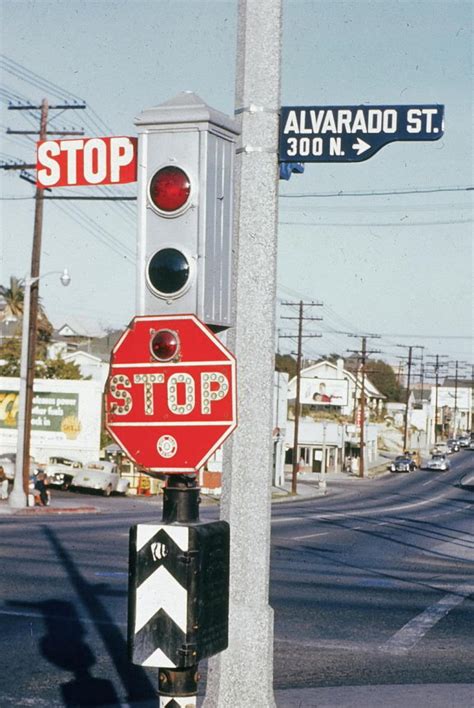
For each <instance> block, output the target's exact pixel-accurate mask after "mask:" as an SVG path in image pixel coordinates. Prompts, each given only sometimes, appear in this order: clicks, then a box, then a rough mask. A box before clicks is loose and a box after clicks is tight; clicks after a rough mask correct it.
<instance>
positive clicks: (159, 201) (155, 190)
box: [150, 166, 191, 213]
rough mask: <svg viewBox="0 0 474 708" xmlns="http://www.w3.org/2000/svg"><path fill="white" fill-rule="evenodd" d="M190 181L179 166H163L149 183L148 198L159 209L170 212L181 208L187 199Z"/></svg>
mask: <svg viewBox="0 0 474 708" xmlns="http://www.w3.org/2000/svg"><path fill="white" fill-rule="evenodd" d="M190 192H191V182H190V181H189V177H188V175H187V174H186V172H183V170H181V169H180V168H179V167H171V166H170V167H163V168H162V169H161V170H158V172H157V173H156V174H155V175H154V176H153V179H152V180H151V183H150V198H151V201H152V202H153V204H154V205H155V206H156V207H157V209H160V211H166V212H168V213H171V212H173V211H177V210H178V209H181V207H183V206H184V205H185V204H186V202H187V201H188V199H189V194H190Z"/></svg>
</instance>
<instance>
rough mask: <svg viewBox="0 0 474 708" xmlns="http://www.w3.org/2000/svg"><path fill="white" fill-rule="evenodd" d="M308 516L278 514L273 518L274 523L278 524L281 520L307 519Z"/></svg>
mask: <svg viewBox="0 0 474 708" xmlns="http://www.w3.org/2000/svg"><path fill="white" fill-rule="evenodd" d="M306 519H307V517H306V516H278V517H277V518H276V519H272V524H277V523H278V522H279V521H306Z"/></svg>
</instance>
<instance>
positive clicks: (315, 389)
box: [300, 378, 349, 406]
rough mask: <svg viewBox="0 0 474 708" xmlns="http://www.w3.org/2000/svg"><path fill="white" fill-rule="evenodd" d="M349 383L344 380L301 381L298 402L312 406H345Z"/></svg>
mask: <svg viewBox="0 0 474 708" xmlns="http://www.w3.org/2000/svg"><path fill="white" fill-rule="evenodd" d="M348 399H349V382H348V381H346V379H316V378H311V379H305V378H302V379H301V386H300V402H301V403H305V404H309V405H312V406H347V405H348Z"/></svg>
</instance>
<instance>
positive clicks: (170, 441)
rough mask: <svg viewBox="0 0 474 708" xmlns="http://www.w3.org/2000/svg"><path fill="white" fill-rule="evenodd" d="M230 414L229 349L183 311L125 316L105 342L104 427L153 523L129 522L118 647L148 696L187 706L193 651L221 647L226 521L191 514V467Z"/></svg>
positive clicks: (216, 441) (194, 669) (195, 493)
mask: <svg viewBox="0 0 474 708" xmlns="http://www.w3.org/2000/svg"><path fill="white" fill-rule="evenodd" d="M236 424H237V419H236V400H235V359H234V357H233V356H232V354H230V352H228V351H227V349H226V348H225V347H224V346H223V345H222V343H221V342H220V341H219V340H218V339H217V337H216V336H215V335H214V334H213V333H212V332H211V330H210V329H209V328H208V327H207V326H206V325H204V324H203V323H202V322H200V320H199V319H198V318H197V317H196V316H195V315H175V316H173V317H171V316H165V315H162V316H148V317H147V316H143V317H135V318H134V319H133V320H132V322H131V324H130V326H129V328H128V329H127V330H126V331H125V332H124V333H123V335H122V336H121V338H120V339H119V340H118V342H117V344H116V345H115V347H114V349H113V351H112V357H111V365H110V374H109V378H108V381H107V384H106V426H107V429H108V431H109V432H110V434H111V435H112V436H113V437H114V438H115V440H116V441H117V442H118V443H119V445H121V447H122V448H123V449H124V450H125V452H126V453H127V455H128V456H129V457H130V459H132V460H133V461H134V462H135V463H136V464H138V465H139V466H140V468H141V471H145V472H147V473H148V474H151V475H157V474H161V473H165V474H166V475H167V476H168V481H167V484H166V487H165V489H164V500H163V519H162V523H161V524H138V525H137V526H134V527H132V528H131V531H130V551H129V554H130V572H129V612H128V646H129V655H130V659H131V661H132V662H133V663H135V664H138V665H141V666H148V667H157V668H158V669H159V680H158V683H159V692H160V706H162V707H163V708H164V707H165V706H169V707H170V708H171V707H173V708H175V707H176V706H195V705H196V694H197V684H198V677H199V673H198V662H199V661H200V660H201V659H204V658H206V657H209V656H212V655H214V654H216V653H218V652H220V651H222V650H223V649H225V648H226V647H227V644H228V621H229V620H228V607H229V545H230V532H229V524H228V523H227V522H226V521H217V522H212V523H208V524H200V523H199V488H198V486H197V484H196V472H197V470H198V469H199V468H200V467H201V466H202V465H203V464H204V463H205V461H206V460H207V459H208V457H209V456H210V455H211V454H212V453H213V452H214V450H215V449H216V448H217V447H218V446H219V445H221V444H222V442H223V441H224V440H225V438H226V437H227V436H228V435H230V433H231V432H232V431H233V430H234V428H235V427H236Z"/></svg>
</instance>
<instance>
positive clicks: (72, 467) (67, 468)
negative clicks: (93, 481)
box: [44, 457, 82, 489]
mask: <svg viewBox="0 0 474 708" xmlns="http://www.w3.org/2000/svg"><path fill="white" fill-rule="evenodd" d="M80 469H82V462H78V461H77V460H70V459H68V458H67V457H50V458H49V462H48V464H47V465H46V466H45V468H44V472H45V473H46V477H47V478H48V484H50V485H51V486H53V487H60V488H61V489H69V487H70V486H71V482H72V480H73V479H74V477H75V475H76V474H77V472H78V471H79V470H80Z"/></svg>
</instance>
